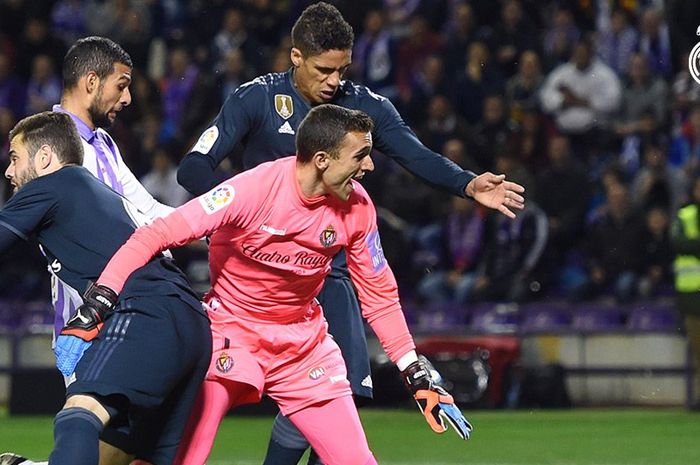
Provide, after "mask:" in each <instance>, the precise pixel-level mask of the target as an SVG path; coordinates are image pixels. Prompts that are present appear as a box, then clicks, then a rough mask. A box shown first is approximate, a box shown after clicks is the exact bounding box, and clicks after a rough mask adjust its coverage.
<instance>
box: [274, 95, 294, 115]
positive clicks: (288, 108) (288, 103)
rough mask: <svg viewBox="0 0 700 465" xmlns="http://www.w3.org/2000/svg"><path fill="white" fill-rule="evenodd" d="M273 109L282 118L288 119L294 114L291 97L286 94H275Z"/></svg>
mask: <svg viewBox="0 0 700 465" xmlns="http://www.w3.org/2000/svg"><path fill="white" fill-rule="evenodd" d="M275 111H276V112H277V114H278V115H280V116H281V117H282V118H284V119H289V118H290V117H291V116H292V115H293V114H294V102H293V101H292V97H290V96H289V95H286V94H277V95H275Z"/></svg>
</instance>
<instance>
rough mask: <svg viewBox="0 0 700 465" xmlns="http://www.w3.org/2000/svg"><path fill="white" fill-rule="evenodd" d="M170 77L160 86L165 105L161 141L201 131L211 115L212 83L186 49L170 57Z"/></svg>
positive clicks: (178, 49) (173, 52) (177, 51)
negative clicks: (203, 122)
mask: <svg viewBox="0 0 700 465" xmlns="http://www.w3.org/2000/svg"><path fill="white" fill-rule="evenodd" d="M168 61H169V65H170V66H169V69H168V73H167V74H166V75H165V77H164V78H163V79H162V81H161V83H160V88H161V99H162V105H163V124H162V128H161V141H162V142H168V141H170V140H172V139H173V138H183V137H185V135H186V134H188V133H189V131H193V130H194V129H197V128H200V127H201V124H202V121H207V120H208V118H209V116H210V115H211V112H212V111H216V110H215V109H214V110H212V107H213V105H211V100H210V99H211V91H212V86H211V83H210V82H209V81H208V80H207V77H206V76H205V75H204V74H202V73H200V70H199V68H198V67H197V65H196V64H195V63H193V61H192V58H191V57H190V53H189V52H188V51H187V50H186V49H185V48H183V47H176V48H174V49H173V50H172V51H171V52H170V55H169V60H168Z"/></svg>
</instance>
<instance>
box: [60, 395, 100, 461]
mask: <svg viewBox="0 0 700 465" xmlns="http://www.w3.org/2000/svg"><path fill="white" fill-rule="evenodd" d="M102 428H103V426H102V422H101V421H100V419H99V418H97V416H96V415H95V414H94V413H92V412H90V411H89V410H86V409H84V408H79V407H71V408H67V409H63V410H61V411H60V412H58V414H57V415H56V419H55V420H54V426H53V437H54V449H53V452H51V456H50V457H49V465H95V464H97V463H98V462H99V460H100V453H99V445H98V443H99V440H100V432H101V431H102Z"/></svg>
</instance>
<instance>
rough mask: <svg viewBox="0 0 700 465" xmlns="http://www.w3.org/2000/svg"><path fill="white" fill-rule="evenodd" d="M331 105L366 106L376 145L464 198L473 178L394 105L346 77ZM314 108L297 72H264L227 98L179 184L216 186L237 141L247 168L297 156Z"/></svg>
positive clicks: (202, 188)
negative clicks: (421, 136) (302, 128)
mask: <svg viewBox="0 0 700 465" xmlns="http://www.w3.org/2000/svg"><path fill="white" fill-rule="evenodd" d="M329 103H333V104H335V105H339V106H342V107H345V108H350V109H354V110H361V111H363V112H365V113H367V114H368V115H369V116H370V117H371V118H372V120H373V121H374V131H373V132H372V137H373V140H374V148H376V149H377V150H379V151H380V152H382V153H384V154H385V155H388V156H390V157H391V158H392V159H394V160H395V161H396V162H398V163H399V164H400V165H402V166H403V167H404V168H406V169H407V170H408V171H410V172H411V173H412V174H413V175H415V176H416V177H418V178H419V179H422V180H423V181H424V182H426V183H427V184H430V185H432V186H434V187H438V188H440V189H442V190H444V191H447V192H450V193H452V194H454V195H458V196H462V197H464V188H465V187H466V185H467V183H468V182H469V181H471V180H472V178H474V176H475V175H474V173H472V172H470V171H465V170H463V169H461V168H460V167H459V166H457V165H456V164H455V163H453V162H452V161H451V160H449V159H448V158H446V157H443V156H442V155H439V154H437V153H435V152H433V151H431V150H429V149H428V148H427V147H425V146H424V145H423V144H422V143H421V142H420V141H419V140H418V138H417V137H416V135H415V134H414V133H413V131H412V130H411V129H410V128H409V127H408V126H407V125H406V123H404V121H403V119H402V118H401V116H400V115H399V113H398V112H397V111H396V109H395V108H394V105H392V103H391V102H390V101H389V100H388V99H386V98H385V97H382V96H381V95H377V94H375V93H374V92H372V91H371V90H369V89H368V88H367V87H365V86H361V85H357V84H353V83H352V82H350V81H343V82H342V83H341V85H340V88H339V89H338V90H337V92H336V94H335V96H334V98H333V100H332V101H330V102H329ZM309 110H311V106H310V105H309V104H308V103H307V102H306V100H304V98H303V97H302V96H301V95H300V94H299V93H298V92H297V90H296V88H295V86H294V84H293V82H292V71H291V70H290V71H288V72H286V73H272V74H266V75H264V76H260V77H258V78H256V79H254V80H253V81H250V82H248V83H246V84H243V85H241V86H240V87H239V88H238V89H236V90H235V91H234V92H233V93H232V94H231V95H229V96H228V98H227V99H226V101H225V102H224V105H223V106H222V107H221V110H220V112H219V114H218V115H217V117H216V119H215V120H214V122H213V124H212V125H211V126H210V127H209V128H208V129H207V130H205V131H204V133H202V135H201V137H200V139H199V141H198V142H197V144H196V145H195V146H194V147H193V148H192V151H191V152H190V153H188V154H187V156H186V157H185V158H184V159H183V160H182V162H181V163H180V166H179V168H178V172H177V178H178V182H179V183H180V184H181V185H182V186H183V187H184V188H185V189H187V190H188V191H189V192H190V193H192V194H195V195H200V194H203V193H204V192H206V191H208V190H209V189H211V188H213V187H214V186H216V185H217V184H218V183H219V182H220V181H221V179H217V177H216V176H215V174H214V170H215V169H216V167H217V166H218V165H219V163H221V162H222V161H223V160H224V159H225V158H226V157H227V156H228V155H229V154H231V152H232V151H233V149H234V147H235V146H236V145H237V144H238V143H242V144H243V167H244V168H245V169H249V168H252V167H254V166H256V165H258V164H260V163H263V162H265V161H270V160H274V159H276V158H280V157H284V156H288V155H293V154H294V153H295V152H296V149H295V143H294V137H295V134H296V130H297V128H298V127H299V124H300V123H301V121H302V120H303V119H304V117H305V116H306V114H307V113H308V112H309Z"/></svg>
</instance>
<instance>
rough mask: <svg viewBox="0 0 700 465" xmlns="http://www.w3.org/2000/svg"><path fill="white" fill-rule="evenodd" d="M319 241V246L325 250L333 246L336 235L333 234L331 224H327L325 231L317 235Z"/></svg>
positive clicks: (333, 229) (333, 230)
mask: <svg viewBox="0 0 700 465" xmlns="http://www.w3.org/2000/svg"><path fill="white" fill-rule="evenodd" d="M318 238H319V240H320V241H321V245H322V246H323V247H325V248H328V247H330V246H332V245H333V244H335V241H336V239H337V238H338V235H337V234H336V232H335V228H334V227H333V225H332V224H329V225H328V226H326V229H324V230H323V231H321V234H320V235H319V237H318Z"/></svg>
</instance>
